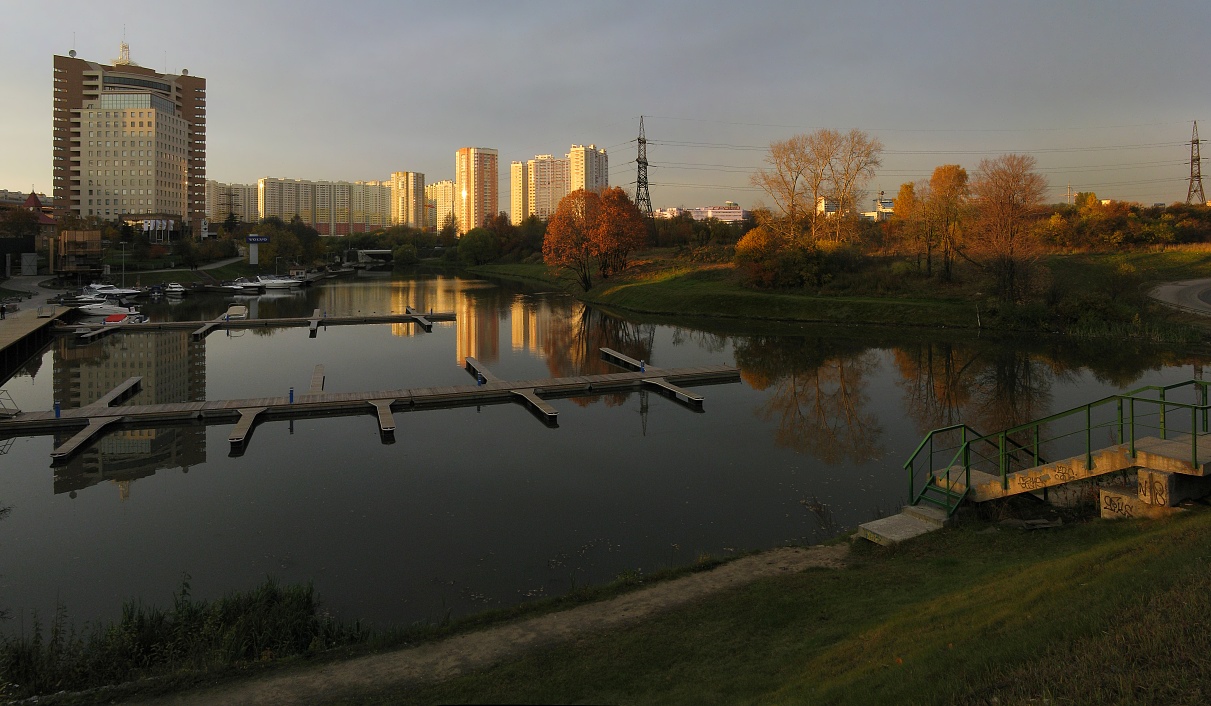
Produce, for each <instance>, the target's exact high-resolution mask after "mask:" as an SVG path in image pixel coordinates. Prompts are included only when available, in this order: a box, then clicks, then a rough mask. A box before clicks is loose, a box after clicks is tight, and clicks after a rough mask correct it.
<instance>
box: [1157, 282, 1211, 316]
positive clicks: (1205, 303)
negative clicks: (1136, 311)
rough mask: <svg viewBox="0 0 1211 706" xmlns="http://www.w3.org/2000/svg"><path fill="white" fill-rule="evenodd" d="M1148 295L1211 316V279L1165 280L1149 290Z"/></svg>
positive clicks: (1165, 302)
mask: <svg viewBox="0 0 1211 706" xmlns="http://www.w3.org/2000/svg"><path fill="white" fill-rule="evenodd" d="M1148 296H1150V297H1152V298H1153V299H1155V300H1157V301H1159V302H1160V303H1162V304H1165V305H1167V306H1171V307H1173V308H1175V309H1181V310H1182V311H1188V312H1190V313H1192V314H1200V315H1202V316H1211V279H1187V280H1182V281H1180V282H1165V283H1164V284H1158V285H1157V286H1155V287H1153V288H1152V289H1151V290H1149V292H1148Z"/></svg>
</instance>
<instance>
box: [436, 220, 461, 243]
mask: <svg viewBox="0 0 1211 706" xmlns="http://www.w3.org/2000/svg"><path fill="white" fill-rule="evenodd" d="M437 242H438V244H439V245H441V246H442V247H444V248H448V247H452V246H454V245H455V244H456V243H458V217H457V216H455V215H454V214H453V213H448V214H446V218H445V221H444V222H443V223H442V226H441V230H439V231H437Z"/></svg>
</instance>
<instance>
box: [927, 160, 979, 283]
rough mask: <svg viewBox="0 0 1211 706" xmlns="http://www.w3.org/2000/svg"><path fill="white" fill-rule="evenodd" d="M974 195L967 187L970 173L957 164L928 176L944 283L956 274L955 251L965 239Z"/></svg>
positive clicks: (943, 167) (946, 165) (944, 167)
mask: <svg viewBox="0 0 1211 706" xmlns="http://www.w3.org/2000/svg"><path fill="white" fill-rule="evenodd" d="M970 193H971V190H970V188H969V187H968V185H967V170H966V169H964V168H962V167H960V166H959V165H957V164H943V165H942V166H940V167H937V168H936V169H934V170H933V175H932V176H930V177H929V209H930V211H931V214H930V215H931V216H932V220H933V223H934V225H935V226H936V233H937V236H938V246H939V249H940V250H941V255H942V271H941V273H940V275H941V278H942V279H943V280H949V279H950V278H951V276H952V274H953V271H952V265H953V264H954V258H955V251H956V250H958V248H959V245H960V243H961V238H962V220H963V214H964V213H965V211H966V207H967V197H968V195H969V194H970Z"/></svg>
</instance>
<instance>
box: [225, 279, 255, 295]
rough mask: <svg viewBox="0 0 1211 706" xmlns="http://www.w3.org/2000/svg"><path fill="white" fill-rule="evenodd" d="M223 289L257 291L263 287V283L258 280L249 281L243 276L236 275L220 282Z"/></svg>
mask: <svg viewBox="0 0 1211 706" xmlns="http://www.w3.org/2000/svg"><path fill="white" fill-rule="evenodd" d="M222 287H223V289H230V290H231V291H233V292H259V291H261V290H262V289H264V288H265V285H263V284H261V283H259V282H251V281H249V280H248V279H247V278H245V277H237V278H235V279H233V280H231V281H230V282H224V283H223V284H222Z"/></svg>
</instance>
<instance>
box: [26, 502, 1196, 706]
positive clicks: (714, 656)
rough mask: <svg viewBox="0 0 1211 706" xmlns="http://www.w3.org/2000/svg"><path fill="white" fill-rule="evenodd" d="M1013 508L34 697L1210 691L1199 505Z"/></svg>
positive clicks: (954, 697)
mask: <svg viewBox="0 0 1211 706" xmlns="http://www.w3.org/2000/svg"><path fill="white" fill-rule="evenodd" d="M1003 507H1004V506H1002V508H1003ZM1039 507H1040V508H1044V509H1042V510H1038V509H1037V508H1036V511H1042V512H1050V511H1049V510H1046V509H1045V506H1039ZM1020 525H1021V523H1019V522H1014V521H1002V522H998V521H996V520H995V517H990V518H986V519H983V520H977V521H971V522H968V523H966V524H964V525H962V526H960V527H958V528H953V529H950V530H945V531H942V532H938V533H935V534H932V535H928V536H925V537H922V538H919V539H917V540H914V541H913V542H911V543H908V544H905V545H901V546H899V547H897V548H893V549H886V548H883V547H878V546H875V545H871V544H868V543H865V542H857V543H854V544H853V546H852V548H849V549H848V551H846V550H847V547H846V546H844V545H832V548H831V549H830V548H829V547H828V546H826V547H822V548H819V549H813V550H806V551H805V550H771V551H770V552H767V553H763V554H760V555H756V556H754V557H751V558H748V559H740V560H736V561H733V562H730V563H728V564H725V565H724V566H722V567H720V568H716V569H713V570H711V571H708V572H705V573H696V574H693V575H690V576H683V577H682V578H679V579H676V580H673V581H669V582H665V583H660V584H657V585H655V586H640V587H639V588H638V590H634V591H632V592H629V593H626V594H624V595H622V596H619V597H617V598H614V599H611V600H610V601H607V602H603V603H594V604H588V605H584V606H580V607H575V608H569V609H567V610H566V611H563V612H547V613H544V614H543V615H540V616H537V617H523V618H522V619H520V620H519V621H517V622H512V623H506V624H504V625H495V626H492V627H488V628H486V629H484V630H481V631H477V632H471V633H464V634H460V635H457V636H455V637H451V638H448V639H443V640H440V641H437V642H430V643H426V644H423V645H421V646H418V647H413V648H409V649H404V650H398V651H388V652H382V653H380V654H376V655H373V656H361V657H358V658H356V659H352V660H341V659H340V655H339V654H335V653H327V654H324V655H320V656H319V657H318V659H313V660H308V659H296V660H292V661H287V662H286V663H284V664H281V665H280V666H277V667H274V666H272V665H270V666H268V667H265V668H261V669H256V670H253V671H254V673H252V674H248V673H245V674H244V676H239V675H238V674H237V675H235V676H233V675H232V674H226V675H219V677H218V678H219V679H221V681H212V683H210V684H209V685H205V684H196V685H195V686H194V687H193V688H187V689H185V690H183V691H174V690H173V689H174V684H172V683H165V682H158V683H157V682H148V683H144V684H139V683H136V684H133V685H128V686H126V687H123V688H122V689H119V690H113V691H107V692H104V693H103V694H102V693H101V692H93V693H90V694H80V695H76V696H68V695H60V696H58V697H52V698H51V699H50V700H48V701H47V702H48V703H59V704H71V703H86V702H87V703H92V702H95V701H96V700H98V699H99V698H100V699H101V700H106V701H110V700H114V701H116V700H124V701H129V702H133V703H154V704H192V703H216V702H232V703H234V702H239V703H274V704H277V703H303V702H308V701H315V700H316V699H320V700H323V701H324V702H325V703H336V704H366V703H371V704H377V703H383V704H386V703H391V704H396V703H415V704H425V703H480V702H525V703H551V702H584V703H617V702H628V703H691V702H693V703H753V702H762V703H766V702H774V703H855V704H861V703H907V702H915V701H922V702H957V703H1018V702H1028V701H1031V700H1035V701H1037V700H1039V699H1041V698H1044V697H1046V698H1049V699H1051V700H1053V701H1054V702H1056V703H1116V702H1124V701H1131V702H1133V703H1192V702H1196V701H1197V700H1198V698H1199V695H1200V694H1204V693H1207V691H1208V690H1211V667H1207V666H1206V660H1205V654H1206V649H1207V648H1208V647H1211V637H1208V636H1207V635H1206V634H1205V631H1201V630H1192V629H1191V626H1197V625H1200V624H1202V621H1203V620H1204V616H1205V615H1206V612H1207V610H1209V609H1211V590H1208V589H1211V566H1209V560H1208V559H1207V557H1206V556H1205V554H1206V551H1205V548H1206V546H1207V544H1208V542H1209V541H1211V511H1208V510H1207V508H1205V507H1201V506H1200V507H1197V508H1195V509H1193V510H1192V511H1189V512H1186V513H1182V514H1181V515H1178V516H1175V517H1172V518H1169V519H1166V520H1156V521H1134V522H1131V521H1126V522H1124V521H1102V520H1089V521H1081V520H1079V519H1077V520H1074V519H1073V518H1072V517H1071V516H1069V517H1068V521H1067V522H1066V523H1065V524H1064V525H1063V526H1061V527H1057V528H1052V529H1046V530H1026V529H1022V528H1021V527H1020ZM788 552H790V553H789V554H788ZM819 552H823V553H824V554H820V553H819ZM825 554H827V555H828V559H829V560H828V561H819V560H817V561H814V562H813V561H807V560H806V558H807V557H809V556H812V555H815V556H816V557H821V556H824V555H825ZM791 557H798V559H795V560H792V559H791ZM741 562H747V563H746V564H745V563H741ZM788 562H789V563H788ZM771 566H772V567H773V568H772V569H771V568H770V567H771ZM729 567H730V568H729ZM782 567H791V568H790V570H782ZM812 567H815V568H812ZM741 569H743V571H740V570H741ZM716 572H719V574H718V575H720V576H721V575H726V574H728V573H730V574H731V575H732V579H730V580H716V579H712V578H709V577H710V576H711V575H713V574H716ZM737 573H741V574H744V575H743V576H741V577H740V578H741V579H742V580H740V581H739V582H736V580H735V577H736V574H737ZM704 577H706V578H704ZM704 581H705V582H707V583H709V582H711V581H715V583H716V584H717V586H716V590H703V589H702V586H703V584H704ZM679 592H681V593H682V597H683V598H685V599H686V600H673V599H671V598H670V596H675V595H676V594H678V593H679ZM656 596H663V598H660V599H657V598H656ZM644 605H654V606H657V607H658V610H655V611H647V609H645V608H644V607H643V606H644ZM334 660H336V661H334ZM212 679H214V677H212ZM184 683H187V682H183V681H180V680H178V681H176V682H175V685H176V687H181V686H182V684H184Z"/></svg>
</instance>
